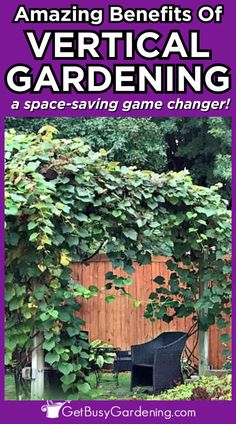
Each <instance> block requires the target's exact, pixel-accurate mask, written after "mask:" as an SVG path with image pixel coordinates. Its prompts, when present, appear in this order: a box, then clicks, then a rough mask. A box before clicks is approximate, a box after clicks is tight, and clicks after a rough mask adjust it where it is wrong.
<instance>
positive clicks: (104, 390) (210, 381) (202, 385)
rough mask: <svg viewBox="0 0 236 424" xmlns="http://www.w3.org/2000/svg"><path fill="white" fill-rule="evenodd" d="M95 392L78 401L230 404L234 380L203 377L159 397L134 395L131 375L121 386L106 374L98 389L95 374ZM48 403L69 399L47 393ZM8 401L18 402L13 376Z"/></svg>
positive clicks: (145, 390) (147, 390)
mask: <svg viewBox="0 0 236 424" xmlns="http://www.w3.org/2000/svg"><path fill="white" fill-rule="evenodd" d="M88 382H89V383H90V386H91V390H90V391H89V392H88V393H86V394H81V393H80V394H79V395H78V400H99V399H106V400H116V399H120V400H122V399H131V400H138V399H147V400H188V399H193V400H210V399H219V400H230V399H231V384H232V383H231V376H230V375H227V376H225V377H220V378H219V377H216V376H211V377H201V379H199V380H198V381H195V382H192V383H190V384H182V385H180V386H177V387H175V388H174V389H170V390H167V391H166V392H163V393H162V394H161V395H159V396H154V395H153V394H152V389H151V387H139V388H137V389H136V390H134V391H133V392H130V373H120V375H119V385H117V384H116V380H115V379H114V376H113V374H112V373H102V376H101V381H100V383H99V385H98V387H96V378H95V375H94V374H90V376H89V377H88ZM44 398H45V399H48V400H50V399H51V400H53V399H57V400H59V399H65V398H66V395H64V394H59V393H55V392H54V394H52V393H51V394H48V393H45V397H44ZM5 399H16V394H15V386H14V380H13V377H12V376H11V375H7V376H6V377H5Z"/></svg>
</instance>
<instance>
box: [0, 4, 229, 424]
mask: <svg viewBox="0 0 236 424" xmlns="http://www.w3.org/2000/svg"><path fill="white" fill-rule="evenodd" d="M71 3H72V4H76V3H77V2H76V0H73V1H71V2H69V1H67V0H57V2H56V1H52V0H51V1H50V0H25V1H24V4H25V6H28V7H35V8H39V7H41V8H42V7H51V8H52V7H70V4H71ZM168 3H170V4H173V1H169V0H168V1H167V0H166V1H164V0H163V2H157V1H152V0H147V1H146V2H144V1H140V0H136V1H124V0H116V1H111V2H109V3H108V2H100V1H94V0H93V1H90V2H88V1H84V0H82V1H80V2H79V3H78V5H79V6H80V7H81V8H82V7H89V8H100V7H106V6H108V4H114V5H121V6H122V5H123V6H124V7H126V8H128V7H140V8H142V7H146V8H155V7H156V8H159V7H161V5H162V4H168ZM221 3H222V4H224V6H225V13H224V16H223V21H222V23H221V24H215V23H208V24H202V23H200V22H199V21H198V20H197V19H194V20H193V22H192V23H190V24H179V25H177V24H158V23H153V24H136V25H135V24H133V23H132V24H113V25H111V24H109V25H107V23H106V22H105V23H104V25H103V27H102V28H101V27H98V26H92V27H89V26H87V25H85V24H82V25H80V24H67V25H66V24H64V25H62V24H54V25H53V24H42V25H40V24H36V25H35V24H23V23H19V24H12V23H11V21H12V19H13V17H14V15H15V11H16V8H17V6H18V5H19V4H21V2H20V1H16V0H10V1H8V2H7V1H6V0H2V2H1V14H0V19H1V22H0V32H1V46H2V48H1V56H0V57H1V67H2V72H1V80H0V84H1V86H0V88H1V101H0V108H1V121H0V124H1V130H2V131H1V136H2V143H1V145H0V146H1V155H0V158H1V172H2V171H3V157H4V148H3V128H4V117H5V116H66V115H67V116H96V115H97V116H101V115H102V116H116V115H122V113H121V112H120V111H119V110H118V111H117V112H116V113H112V114H110V115H109V112H103V111H91V112H88V111H74V112H73V111H70V112H69V111H67V110H66V111H40V112H38V113H35V114H30V113H29V112H28V111H22V110H19V111H11V109H10V105H11V103H12V101H13V100H20V101H21V102H23V101H25V100H33V99H34V100H37V99H40V100H50V99H51V100H52V99H56V100H59V98H60V99H62V100H66V101H70V102H71V101H72V100H75V99H77V100H82V99H84V100H88V99H91V100H93V99H97V98H98V97H102V98H103V99H110V100H111V99H113V100H114V99H119V100H121V101H124V100H126V99H134V100H147V95H146V94H123V95H122V94H120V95H118V94H115V95H114V94H113V93H112V92H108V93H101V94H99V93H97V94H95V95H91V94H83V93H81V94H61V95H60V94H56V95H55V94H54V95H53V94H51V93H50V92H49V91H48V90H46V91H43V93H42V94H34V95H33V94H29V93H26V94H22V95H19V94H14V93H11V92H10V91H8V90H7V88H6V87H5V85H4V74H5V72H6V70H7V68H8V67H10V66H11V65H13V64H15V63H25V64H28V65H31V66H32V67H33V68H34V70H35V71H34V72H35V73H36V69H37V68H38V67H39V66H40V64H42V62H41V61H38V62H37V63H35V61H34V60H33V57H32V55H31V52H30V49H29V47H28V44H27V43H26V40H25V37H24V35H23V29H36V30H37V32H39V31H40V29H71V30H73V29H74V30H79V29H83V30H85V29H92V30H95V31H98V30H99V29H117V30H118V29H126V30H134V29H136V30H137V31H138V32H139V31H140V32H141V31H143V30H148V29H152V30H157V31H160V32H161V33H163V39H164V38H165V35H166V34H167V33H168V32H169V31H170V30H173V29H179V30H181V32H182V34H183V36H184V37H186V34H187V31H188V30H189V29H199V30H200V31H201V48H202V49H212V52H213V58H212V61H210V62H209V63H208V62H207V61H204V65H205V67H207V66H209V65H210V64H213V63H224V64H226V65H228V66H230V67H231V68H232V70H233V71H234V69H235V60H236V59H235V45H234V43H235V31H234V28H235V25H236V24H235V12H236V8H235V7H234V2H233V1H232V0H231V1H230V0H225V1H222V2H221ZM176 4H177V5H180V6H182V7H188V8H193V9H194V11H196V10H197V9H198V7H199V6H200V5H204V4H208V5H213V6H216V5H217V4H219V1H211V0H207V1H205V2H204V0H202V1H199V0H195V1H194V2H190V1H183V0H182V1H181V0H179V1H176ZM45 61H46V62H49V61H50V54H49V55H47V56H46V57H45ZM121 62H122V60H119V63H121ZM137 62H138V63H141V62H142V60H141V59H140V58H138V60H137ZM174 62H177V60H173V61H170V62H169V63H174ZM63 63H65V61H63ZM71 63H72V62H71ZM74 63H75V64H76V63H77V62H76V61H75V62H74ZM85 63H86V62H85V61H82V62H81V64H82V65H83V64H85ZM96 63H97V62H96ZM130 63H131V62H130ZM143 63H145V61H143ZM156 63H157V64H160V63H161V62H160V61H158V62H156ZM183 63H185V61H183ZM194 63H200V62H199V61H195V62H194ZM59 64H60V63H59V61H57V64H56V67H57V66H58V65H59ZM78 64H80V63H79V62H78ZM109 64H112V61H107V62H106V65H109ZM151 64H152V62H151V61H149V66H151ZM186 64H189V65H190V64H191V62H190V61H186ZM233 77H234V75H233ZM234 79H235V77H234ZM177 97H180V98H181V99H184V98H186V99H188V100H198V99H199V100H227V99H228V98H231V99H232V101H231V105H230V108H229V110H222V111H220V110H219V111H209V112H208V113H204V112H199V111H184V112H183V111H178V112H174V111H172V112H170V111H169V110H167V109H163V110H161V111H151V112H148V111H146V112H145V111H133V112H132V113H131V112H130V113H128V114H127V113H126V114H125V116H145V115H146V116H148V115H149V116H150V115H153V116H154V115H155V116H233V112H234V111H235V92H234V84H233V88H232V90H231V92H228V93H224V94H221V95H219V94H211V93H208V92H207V91H205V92H204V93H203V94H193V93H192V92H191V91H189V92H188V94H186V95H183V94H181V95H174V94H173V95H164V94H155V93H153V92H152V91H149V93H148V99H150V100H155V101H156V100H163V101H164V103H167V101H168V100H171V99H175V98H177ZM233 125H234V128H235V124H234V121H233ZM234 128H233V135H234ZM216 149H217V145H216ZM234 150H235V140H233V153H234ZM234 156H235V155H234V154H233V165H235V163H234V162H235V159H234ZM234 169H235V166H234ZM2 174H3V172H2ZM1 178H2V181H1V182H2V183H1V185H0V189H1V192H3V175H2V177H1ZM1 194H2V193H1ZM233 203H235V200H234V201H233ZM233 209H234V210H235V205H234V208H233ZM1 213H2V220H1V234H2V237H1V240H3V230H4V228H3V195H2V196H1ZM1 243H2V245H1V250H0V254H1V258H0V264H1V275H2V276H3V275H4V253H3V241H2V242H1ZM1 284H2V290H3V278H1ZM1 306H2V314H1V335H2V341H3V339H4V336H3V296H2V300H1ZM0 346H1V347H0V348H1V354H2V355H1V358H3V343H2V344H1V345H0ZM2 363H3V361H1V364H2ZM0 396H1V400H0V401H1V415H2V416H4V419H5V420H7V421H11V422H14V421H17V420H19V421H21V422H23V423H32V422H34V423H35V424H37V423H43V422H48V420H47V419H46V417H45V414H44V413H42V412H41V406H42V405H43V402H41V401H40V402H38V401H23V402H20V401H4V373H3V366H2V365H1V385H0ZM91 403H93V406H94V407H96V408H106V409H107V408H108V407H111V406H112V405H118V404H119V405H120V406H123V407H124V408H125V409H127V408H138V406H139V405H140V403H142V406H143V408H145V409H149V408H150V409H153V408H156V407H157V408H159V409H162V408H163V409H171V408H172V409H185V408H186V409H196V411H197V417H196V418H189V419H188V418H182V420H183V421H184V422H186V423H188V422H194V423H196V424H198V423H199V424H200V423H201V424H202V423H205V422H208V421H211V422H213V423H214V424H217V423H222V422H224V421H226V422H227V423H231V422H233V408H234V411H235V405H234V403H235V402H234V401H232V402H226V401H218V402H217V401H215V402H214V401H211V402H209V401H204V402H203V401H194V402H185V401H180V402H179V401H174V402H173V401H172V402H167V401H164V402H162V401H159V402H152V401H143V402H140V401H116V402H114V401H96V402H91V401H88V402H86V401H73V402H72V404H71V406H72V407H74V409H76V408H78V409H79V408H80V407H81V406H82V405H85V404H91ZM78 419H79V420H80V421H82V420H83V419H82V418H77V419H76V418H70V420H69V422H70V423H72V422H76V420H78ZM62 420H64V421H66V419H65V418H64V419H63V418H60V422H61V421H62ZM113 420H114V422H117V423H120V422H121V420H122V422H123V421H124V418H116V419H113ZM126 420H127V421H128V422H134V421H135V422H140V424H142V423H143V422H145V421H147V418H139V419H138V418H129V419H126ZM148 420H150V421H152V422H154V420H157V418H148ZM90 421H93V422H95V419H93V420H91V419H89V418H87V419H86V422H87V423H89V422H90ZM99 421H100V422H107V423H110V422H111V421H112V420H110V419H108V420H106V421H105V420H102V419H100V420H99ZM159 421H160V422H166V421H168V420H165V419H164V418H163V419H161V418H160V419H159ZM170 421H172V422H175V421H181V418H180V419H177V418H176V420H175V419H173V420H170Z"/></svg>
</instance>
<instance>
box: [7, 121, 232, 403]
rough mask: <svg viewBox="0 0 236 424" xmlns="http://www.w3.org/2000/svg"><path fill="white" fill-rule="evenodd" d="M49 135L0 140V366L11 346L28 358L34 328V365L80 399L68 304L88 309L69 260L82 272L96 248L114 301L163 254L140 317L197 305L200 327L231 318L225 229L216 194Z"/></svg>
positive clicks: (86, 292)
mask: <svg viewBox="0 0 236 424" xmlns="http://www.w3.org/2000/svg"><path fill="white" fill-rule="evenodd" d="M55 133H56V129H55V128H54V127H52V126H47V127H43V128H42V129H41V130H40V131H39V133H38V134H37V135H36V134H19V135H17V134H15V133H14V131H12V132H11V133H7V134H6V144H5V146H6V183H5V184H6V185H5V188H6V190H5V194H6V201H5V215H6V279H5V281H6V290H5V301H6V325H5V330H6V343H5V347H6V364H9V363H12V355H13V354H14V352H15V350H16V349H17V348H26V347H28V348H29V349H30V347H31V338H32V337H33V335H34V334H35V332H38V331H40V332H41V334H42V335H43V338H44V343H43V348H44V350H45V353H46V354H45V361H46V362H47V363H48V364H50V365H52V366H53V367H54V368H55V369H58V370H59V371H60V372H61V373H62V377H61V381H62V387H63V389H64V390H65V392H66V393H67V396H68V397H69V398H77V396H78V391H86V390H88V384H86V373H85V370H86V369H87V368H89V355H88V343H87V342H86V335H85V334H84V332H83V330H82V326H83V324H84V321H83V320H82V319H81V318H80V316H79V313H78V311H79V309H80V303H79V301H80V299H81V298H85V299H88V301H89V299H90V298H91V297H92V296H93V295H94V294H96V293H97V288H96V287H95V286H94V285H91V286H90V287H89V288H88V289H86V288H85V287H83V286H82V285H80V284H75V282H74V281H73V280H72V279H71V276H70V274H71V270H70V263H71V261H72V260H76V261H79V262H81V263H86V262H87V261H88V260H89V259H90V258H91V257H92V256H93V255H94V254H96V253H97V252H99V251H101V250H102V251H104V252H105V253H107V255H108V257H109V258H110V260H111V261H112V264H113V268H114V269H115V268H118V267H121V268H123V269H124V271H125V272H126V273H127V274H128V275H127V277H123V278H121V277H118V276H116V274H113V272H112V273H109V274H107V275H106V280H107V283H106V284H105V286H104V289H106V290H111V288H116V289H117V291H116V293H117V292H119V291H120V292H122V293H123V294H125V293H126V291H125V287H126V285H129V284H132V278H131V277H130V275H132V273H133V272H134V268H133V266H132V264H133V261H137V262H138V263H139V264H145V263H150V262H151V255H152V254H163V255H168V256H170V257H172V260H171V261H170V262H169V263H168V266H169V269H170V271H171V276H170V289H166V290H164V287H162V280H160V277H158V278H157V279H156V283H157V284H158V288H157V290H156V292H154V294H151V295H150V299H149V303H148V306H147V311H146V317H147V318H149V319H151V320H153V319H162V320H164V321H169V320H171V319H173V317H174V316H177V317H183V316H188V315H190V314H192V313H196V314H198V313H200V312H201V311H205V309H206V306H207V309H208V311H207V313H204V315H203V314H201V316H200V317H199V322H200V326H201V327H202V328H204V329H207V328H208V327H209V326H210V325H211V324H213V322H215V320H218V321H219V323H220V325H221V326H222V323H223V321H224V318H223V314H225V313H230V309H229V307H228V303H229V300H230V295H231V290H230V278H229V275H230V266H229V264H228V262H227V260H226V259H225V258H224V256H225V255H226V254H229V249H230V238H231V224H230V212H229V211H228V210H227V207H226V206H227V202H226V201H224V200H222V199H221V197H220V195H219V194H218V193H217V191H218V187H217V186H213V187H211V188H204V187H199V186H196V185H194V184H193V183H192V180H191V177H190V176H189V175H188V173H187V172H179V173H175V172H169V173H167V174H166V175H165V174H161V175H159V174H156V173H153V172H151V171H139V170H135V169H133V168H128V167H126V166H120V165H119V164H118V163H117V162H110V161H108V160H107V155H106V152H105V151H104V150H101V151H100V152H94V151H93V150H91V148H90V147H89V146H88V145H86V144H84V143H83V142H82V141H81V140H80V139H78V138H77V139H62V140H60V139H57V138H53V137H54V136H55ZM180 261H181V262H183V263H184V265H185V268H184V269H181V268H179V266H178V264H179V262H180ZM173 271H174V273H173ZM203 284H204V287H205V289H204V291H203V293H202V287H203ZM173 295H175V298H174V297H173ZM199 297H200V298H199ZM198 299H199V300H198ZM106 300H107V302H110V301H113V300H114V296H113V294H111V295H108V296H107V297H106ZM223 325H224V326H225V322H224V324H223Z"/></svg>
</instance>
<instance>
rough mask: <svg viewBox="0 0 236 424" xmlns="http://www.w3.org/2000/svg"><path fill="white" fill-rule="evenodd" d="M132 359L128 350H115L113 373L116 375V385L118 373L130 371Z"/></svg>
mask: <svg viewBox="0 0 236 424" xmlns="http://www.w3.org/2000/svg"><path fill="white" fill-rule="evenodd" d="M131 370H132V361H131V352H130V351H129V350H117V351H116V358H115V360H114V373H115V377H116V383H117V385H118V383H119V381H118V378H119V373H120V372H122V371H131Z"/></svg>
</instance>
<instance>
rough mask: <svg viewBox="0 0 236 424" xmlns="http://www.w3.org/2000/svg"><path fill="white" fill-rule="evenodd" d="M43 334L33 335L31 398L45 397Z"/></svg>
mask: <svg viewBox="0 0 236 424" xmlns="http://www.w3.org/2000/svg"><path fill="white" fill-rule="evenodd" d="M42 344H43V336H42V334H41V333H40V332H38V333H37V334H36V335H35V336H34V337H33V350H32V359H31V400H39V399H43V397H44V353H43V348H42Z"/></svg>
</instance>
